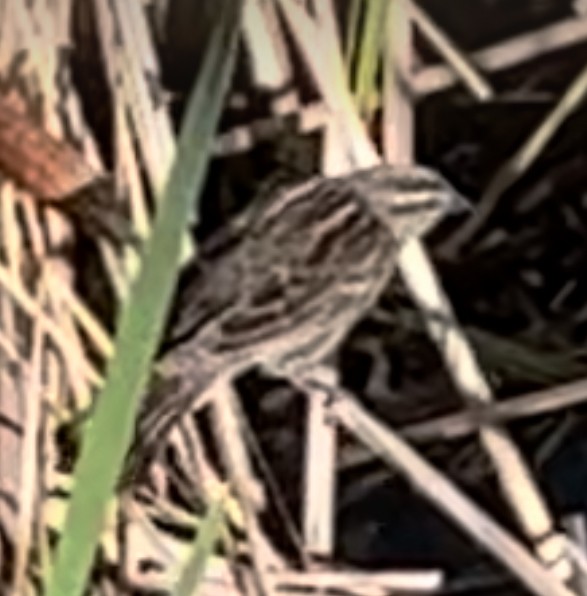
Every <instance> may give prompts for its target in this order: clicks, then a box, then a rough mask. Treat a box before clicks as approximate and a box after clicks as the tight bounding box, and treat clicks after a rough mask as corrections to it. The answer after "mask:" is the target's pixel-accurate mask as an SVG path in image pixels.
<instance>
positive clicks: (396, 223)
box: [356, 165, 471, 243]
mask: <svg viewBox="0 0 587 596" xmlns="http://www.w3.org/2000/svg"><path fill="white" fill-rule="evenodd" d="M356 181H357V184H358V185H359V191H360V192H361V194H362V195H363V196H364V197H365V198H366V199H367V200H368V201H369V203H370V205H372V208H373V209H374V210H375V211H376V212H377V214H378V216H379V217H381V218H382V219H383V220H384V221H385V222H386V223H387V224H388V225H389V227H390V228H391V231H392V233H393V235H394V237H395V238H396V240H397V241H398V242H399V243H403V242H405V241H406V240H408V239H409V238H413V237H416V236H417V237H419V236H423V235H424V234H426V233H427V232H428V231H430V230H431V229H432V228H434V227H435V226H436V224H437V223H438V222H440V220H441V219H442V218H443V217H444V216H445V215H448V214H451V213H462V212H465V211H470V210H471V205H470V203H469V202H468V201H467V200H466V199H465V198H464V197H463V196H462V195H461V194H460V193H459V192H458V191H457V190H456V189H455V188H453V186H452V185H451V184H450V183H449V182H448V181H447V180H446V179H445V178H443V177H442V176H441V175H440V174H439V173H438V172H435V171H434V170H432V169H429V168H426V167H424V166H417V165H414V166H391V165H380V166H376V167H374V168H370V169H366V170H363V171H362V172H359V173H358V175H357V177H356Z"/></svg>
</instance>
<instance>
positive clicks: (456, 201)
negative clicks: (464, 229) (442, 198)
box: [448, 191, 474, 215]
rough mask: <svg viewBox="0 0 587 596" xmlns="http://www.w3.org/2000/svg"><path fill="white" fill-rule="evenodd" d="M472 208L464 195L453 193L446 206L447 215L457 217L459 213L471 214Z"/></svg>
mask: <svg viewBox="0 0 587 596" xmlns="http://www.w3.org/2000/svg"><path fill="white" fill-rule="evenodd" d="M473 211H474V207H473V205H472V203H471V201H469V199H467V198H466V197H465V196H464V195H462V194H460V193H458V192H456V191H454V194H453V196H452V199H451V201H450V204H449V206H448V213H450V214H453V215H457V214H459V213H471V212H473Z"/></svg>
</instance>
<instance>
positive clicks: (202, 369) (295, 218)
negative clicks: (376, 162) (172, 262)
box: [131, 165, 468, 463]
mask: <svg viewBox="0 0 587 596" xmlns="http://www.w3.org/2000/svg"><path fill="white" fill-rule="evenodd" d="M467 207H468V203H467V202H466V201H465V200H464V199H463V198H462V197H461V196H460V195H459V194H458V193H457V192H456V191H455V190H454V189H453V188H452V186H451V185H450V184H449V183H448V182H447V181H446V180H445V179H444V178H442V177H441V176H440V175H439V174H438V173H436V172H435V171H433V170H430V169H428V168H424V167H421V166H410V167H393V166H389V165H381V166H376V167H373V168H369V169H365V170H360V171H356V172H354V173H351V174H349V175H345V176H341V177H337V178H324V177H319V176H317V177H314V178H312V179H310V180H308V181H307V182H304V183H302V184H299V185H297V186H294V187H292V188H285V189H282V190H279V191H277V192H275V193H273V194H271V195H269V196H266V197H264V198H262V199H259V200H257V202H255V203H254V204H253V205H252V206H251V208H250V209H249V210H248V212H247V214H246V216H245V218H244V220H243V221H245V222H246V224H245V225H240V226H239V227H238V228H237V229H235V230H233V232H231V233H226V231H224V232H220V233H219V234H218V235H217V236H212V238H211V239H210V241H209V242H207V243H205V244H204V245H203V246H202V247H201V251H200V255H199V258H198V261H197V262H196V263H195V264H194V265H193V266H192V267H191V268H190V270H189V273H188V276H189V277H188V281H187V283H186V284H185V285H184V287H183V288H182V291H181V292H180V294H179V295H178V297H177V300H176V303H175V307H174V310H173V314H172V318H171V321H170V326H169V333H168V336H167V338H166V343H165V345H164V351H163V358H162V362H161V367H160V375H161V379H160V381H159V382H158V383H156V384H155V386H154V387H153V388H152V390H151V392H150V393H149V394H148V395H147V396H146V398H145V400H144V402H143V406H142V410H141V412H140V414H139V419H138V423H137V431H136V439H135V445H134V447H133V449H132V450H131V456H132V457H133V458H135V459H136V458H138V460H139V461H142V462H143V463H144V462H145V461H148V460H150V459H151V458H152V457H153V456H154V455H155V454H156V452H157V449H158V446H161V445H162V444H164V443H165V437H166V436H167V434H168V432H169V430H170V429H171V427H172V426H173V425H174V423H176V422H177V421H178V419H179V418H180V417H181V416H182V415H183V414H184V413H186V412H188V411H189V409H190V408H191V406H193V405H194V403H195V402H197V400H198V397H199V396H201V395H203V394H204V392H205V391H206V389H208V388H209V387H210V386H211V385H212V384H213V383H215V382H216V381H217V380H218V379H219V378H221V377H222V378H224V379H227V380H229V381H231V380H233V379H235V378H236V377H237V376H239V375H240V374H241V373H243V372H244V371H245V370H247V369H249V368H251V367H253V366H260V367H261V368H262V369H264V370H265V371H266V372H269V373H270V374H273V375H277V376H280V377H285V378H290V379H294V378H296V376H297V375H303V374H304V371H307V370H308V369H310V368H312V367H314V366H316V365H319V364H320V363H321V362H322V361H323V360H324V359H325V358H327V357H328V356H329V355H330V354H332V352H333V351H335V350H336V348H337V347H338V346H339V344H340V343H341V341H342V340H343V339H344V338H345V336H346V335H347V333H348V332H349V331H350V329H351V328H352V327H353V326H354V324H355V323H356V322H357V321H358V320H359V319H361V318H362V317H363V316H364V315H365V313H366V311H367V310H368V309H369V308H370V307H371V306H372V305H373V304H374V303H375V301H376V300H377V298H378V297H379V295H380V294H381V292H382V290H383V289H384V287H385V286H386V284H387V283H388V281H389V280H390V277H391V275H392V273H393V271H394V266H395V262H396V258H397V252H398V248H399V247H400V246H401V245H402V244H403V243H404V242H406V240H408V239H410V238H412V237H419V236H421V235H423V234H425V233H426V232H427V231H428V230H430V229H431V228H433V227H434V226H435V224H436V223H437V222H439V221H440V220H441V219H442V218H443V216H444V215H445V214H447V213H450V212H459V211H462V210H464V209H465V208H467Z"/></svg>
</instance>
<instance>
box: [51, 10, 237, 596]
mask: <svg viewBox="0 0 587 596" xmlns="http://www.w3.org/2000/svg"><path fill="white" fill-rule="evenodd" d="M240 5H241V3H240V2H223V3H222V4H221V7H222V8H221V9H219V15H218V19H217V21H216V24H215V27H214V28H213V30H212V31H211V33H210V43H209V46H208V50H207V54H206V57H205V60H204V63H203V66H202V70H201V72H200V74H199V77H198V81H197V83H196V86H195V88H194V91H193V92H192V96H191V98H190V102H189V105H188V108H187V111H186V115H185V117H184V121H183V125H182V130H181V133H180V138H179V142H178V154H177V158H176V160H175V162H174V164H173V166H172V169H171V173H170V175H169V179H168V182H167V185H166V188H165V190H164V198H163V200H162V201H161V203H160V209H159V212H158V214H157V217H156V220H155V225H154V227H153V231H152V235H151V236H150V238H149V240H148V242H147V245H146V247H145V256H144V261H143V267H142V269H141V271H140V272H139V275H138V277H137V280H136V283H135V284H134V286H133V288H132V290H131V295H130V299H129V302H128V304H127V306H126V308H125V309H124V310H123V312H122V316H121V319H120V322H119V327H118V336H117V349H116V355H115V358H114V359H113V360H112V361H111V363H110V365H109V371H108V378H107V380H106V384H105V387H104V389H103V391H102V394H101V396H100V399H99V400H98V402H97V407H96V412H95V415H94V418H93V420H92V422H91V424H90V425H89V427H88V430H87V434H86V436H85V440H84V443H83V446H82V452H81V455H80V459H79V462H78V466H77V469H76V476H75V485H74V490H73V494H72V501H71V505H70V507H69V511H68V515H67V518H66V521H65V527H64V530H63V535H62V538H61V542H60V544H59V549H58V552H57V557H56V562H55V566H54V568H53V570H52V573H51V574H50V577H49V578H48V584H47V592H46V594H47V596H80V594H81V593H82V591H83V589H84V586H85V583H86V578H87V577H88V573H89V569H90V567H91V565H92V562H93V558H94V552H95V547H96V543H97V541H98V539H99V535H100V531H101V529H102V527H103V523H104V520H105V515H106V513H105V512H106V510H107V505H108V502H109V499H110V497H111V495H112V493H113V491H114V488H115V486H116V481H117V476H118V473H119V468H120V467H121V465H122V461H123V459H124V456H125V453H126V450H127V448H128V445H129V443H130V440H131V437H132V433H133V428H134V417H135V412H136V410H137V408H138V405H139V402H140V398H141V394H142V392H143V391H144V389H145V387H146V384H147V380H148V377H149V367H150V363H151V360H152V358H153V356H154V354H155V351H156V347H157V343H158V338H159V336H160V333H161V330H162V326H163V321H164V317H165V314H166V310H167V308H168V305H169V302H170V300H171V296H172V293H173V285H174V280H175V276H176V270H177V264H178V262H179V258H180V248H181V239H182V237H183V232H184V228H185V222H187V221H188V220H189V214H190V213H191V211H192V209H193V199H194V196H198V195H199V193H200V190H201V187H202V184H203V181H204V176H205V172H206V168H207V164H208V160H209V155H210V148H211V145H212V140H213V135H214V132H215V130H216V126H217V123H218V119H219V117H220V113H221V110H222V105H223V98H224V94H225V91H226V89H227V87H228V83H229V81H230V77H231V73H232V70H233V66H234V55H235V50H236V39H237V32H238V25H239V20H240Z"/></svg>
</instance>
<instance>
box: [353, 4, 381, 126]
mask: <svg viewBox="0 0 587 596" xmlns="http://www.w3.org/2000/svg"><path fill="white" fill-rule="evenodd" d="M388 2H389V0H367V2H366V3H365V4H366V6H365V18H364V22H363V27H362V28H361V38H360V40H359V44H358V45H359V52H358V55H357V61H356V63H357V70H356V76H355V94H356V98H357V107H358V109H359V112H360V114H361V115H363V116H366V117H369V116H370V114H371V112H372V111H373V106H374V105H376V103H377V94H378V93H379V91H378V89H377V66H378V64H379V59H380V57H381V52H382V48H383V35H384V34H385V27H384V24H385V19H386V15H387V9H388Z"/></svg>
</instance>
